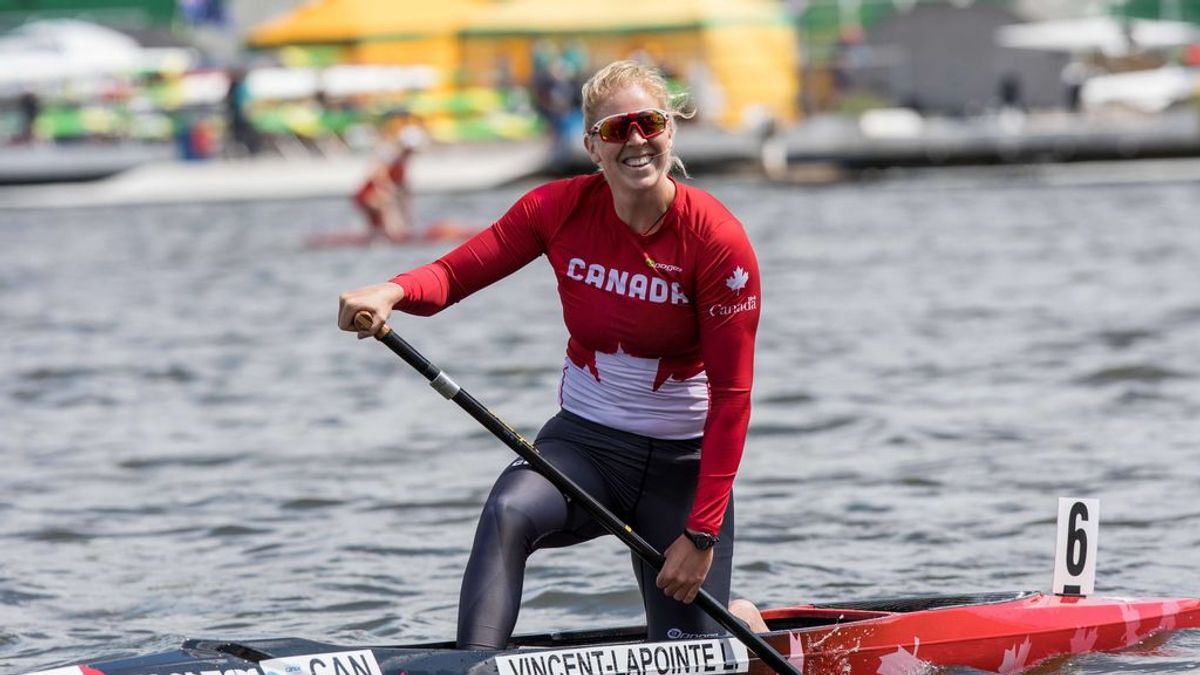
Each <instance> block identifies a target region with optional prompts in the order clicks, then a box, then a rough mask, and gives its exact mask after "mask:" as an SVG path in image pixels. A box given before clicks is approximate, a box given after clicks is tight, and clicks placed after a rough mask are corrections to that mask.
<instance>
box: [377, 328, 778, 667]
mask: <svg viewBox="0 0 1200 675" xmlns="http://www.w3.org/2000/svg"><path fill="white" fill-rule="evenodd" d="M371 323H372V321H371V315H370V314H369V313H367V312H359V313H358V315H356V316H355V317H354V325H355V326H356V327H357V328H358V329H359V330H363V331H367V332H370V330H371ZM375 339H376V340H379V341H380V342H382V343H383V344H385V345H387V347H388V348H389V349H391V350H392V351H393V352H395V353H396V354H397V355H398V356H399V357H400V358H402V359H404V361H405V362H407V363H408V365H410V366H412V367H413V369H414V370H416V371H417V372H419V373H421V375H422V376H423V377H424V378H425V379H427V380H429V384H430V386H432V387H433V388H434V389H435V390H436V391H437V392H438V393H439V394H441V395H442V396H444V397H445V398H447V399H449V400H451V401H454V402H455V403H457V404H458V407H460V408H462V409H463V410H465V411H467V414H468V415H470V416H471V417H474V418H475V419H476V421H478V422H479V423H480V424H482V425H483V426H484V427H485V428H486V429H487V430H488V431H490V432H492V434H493V435H495V436H496V438H499V439H500V440H501V441H503V442H504V444H505V445H507V446H508V447H509V448H511V449H512V450H513V452H516V453H517V454H518V455H520V456H521V458H522V459H524V460H525V461H526V462H529V464H530V465H531V466H532V467H533V468H535V469H537V471H538V472H539V473H541V474H542V475H543V476H545V477H546V478H547V479H548V480H549V481H550V482H551V483H553V484H554V487H556V488H558V489H559V490H561V491H562V492H563V493H564V494H566V495H567V496H568V497H570V498H571V500H572V501H574V502H575V503H576V504H579V505H580V506H582V507H583V508H584V509H585V510H586V511H587V512H588V513H590V514H591V515H592V517H593V518H595V519H596V520H597V521H599V523H600V524H601V525H602V526H603V527H604V529H605V530H607V531H608V532H609V533H610V534H612V535H614V536H616V537H617V538H618V539H620V540H621V541H622V542H624V543H625V545H626V546H628V547H629V548H630V549H632V550H633V552H634V553H635V554H636V555H637V556H638V557H639V558H641V559H642V561H644V562H645V563H646V564H648V565H650V566H651V567H653V568H654V569H656V570H662V567H663V563H664V562H665V558H664V557H663V555H662V554H661V553H659V552H658V551H657V550H656V549H655V548H654V547H653V546H651V545H650V544H649V543H647V542H646V540H645V539H642V538H641V537H640V536H638V534H637V533H636V532H634V531H633V528H631V527H629V526H628V525H626V524H625V523H622V522H621V521H620V519H618V518H617V517H616V516H615V515H613V513H612V511H609V510H608V509H607V508H605V507H604V505H603V504H601V503H600V502H598V501H596V500H595V499H593V498H592V496H591V495H589V494H588V493H587V492H585V491H584V490H583V488H581V487H579V485H577V484H576V483H575V481H573V480H571V479H570V478H568V477H567V476H566V475H565V474H563V473H562V472H560V471H559V470H558V469H556V468H554V465H553V464H551V463H550V462H549V461H547V460H546V459H545V458H544V457H542V455H541V453H540V452H538V451H537V449H536V448H534V447H533V445H532V444H530V443H529V441H527V440H525V439H524V438H523V437H522V436H521V435H520V434H518V433H517V432H515V431H513V430H512V428H510V427H509V426H508V425H507V424H505V423H504V422H503V421H502V420H501V419H500V418H499V417H496V415H494V414H493V413H492V411H490V410H488V409H487V408H486V407H484V405H483V404H482V403H480V402H479V401H477V400H476V399H475V397H474V396H471V394H469V393H467V391H466V390H464V389H462V388H461V387H459V386H458V385H457V384H455V382H454V380H451V379H450V378H449V377H447V376H446V374H445V373H443V372H442V369H441V368H439V367H437V366H436V365H434V364H433V363H431V362H430V361H429V359H427V358H425V357H424V356H423V355H422V354H421V353H420V352H418V351H417V350H416V349H414V348H413V347H412V345H410V344H408V343H407V342H405V341H404V339H403V338H401V337H400V336H399V335H396V333H395V332H394V331H392V329H391V327H389V326H388V325H387V324H386V323H385V324H383V326H381V327H380V328H379V332H377V333H375ZM693 602H695V603H696V604H697V605H699V606H700V608H701V609H703V610H704V611H705V612H707V613H708V615H709V616H711V617H712V618H713V619H715V620H716V621H717V623H720V624H721V625H722V626H724V627H725V628H726V629H728V630H729V632H730V633H732V634H733V635H734V636H735V637H737V639H738V640H741V642H742V644H744V645H746V647H747V649H749V650H750V651H752V652H754V654H755V655H756V656H758V658H759V659H760V660H762V662H763V663H765V664H767V665H768V666H770V667H771V669H772V670H774V671H775V672H776V673H779V675H800V671H798V670H797V669H796V667H795V666H793V665H792V664H791V663H789V662H788V661H787V659H784V658H783V657H782V656H780V654H779V652H777V651H775V649H773V648H772V647H771V645H769V644H767V642H766V641H765V640H763V639H762V638H761V637H759V636H758V635H757V634H755V633H754V631H752V630H750V629H749V628H747V627H746V625H745V624H743V623H742V622H741V621H738V620H737V618H735V617H734V616H733V614H731V613H730V612H729V610H728V609H727V608H726V607H725V606H724V605H722V604H721V603H719V602H717V601H716V599H715V598H713V597H712V596H711V595H709V594H708V593H707V592H706V591H705V590H704V589H703V588H702V589H700V592H699V593H698V594H697V595H696V599H695V600H694V601H693Z"/></svg>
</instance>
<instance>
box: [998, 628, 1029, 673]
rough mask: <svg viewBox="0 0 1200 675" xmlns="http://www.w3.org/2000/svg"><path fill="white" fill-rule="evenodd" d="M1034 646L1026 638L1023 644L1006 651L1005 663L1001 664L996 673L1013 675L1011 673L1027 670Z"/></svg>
mask: <svg viewBox="0 0 1200 675" xmlns="http://www.w3.org/2000/svg"><path fill="white" fill-rule="evenodd" d="M1032 646H1033V644H1032V643H1031V642H1030V641H1029V638H1028V637H1026V638H1025V641H1024V642H1022V643H1021V644H1019V645H1013V647H1012V649H1005V650H1004V661H1002V662H1001V663H1000V668H999V670H997V671H996V672H998V673H1000V675H1011V673H1019V672H1021V671H1022V670H1025V666H1026V662H1028V661H1029V649H1030V647H1032Z"/></svg>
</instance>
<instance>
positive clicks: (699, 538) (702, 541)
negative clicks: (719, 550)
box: [683, 530, 721, 551]
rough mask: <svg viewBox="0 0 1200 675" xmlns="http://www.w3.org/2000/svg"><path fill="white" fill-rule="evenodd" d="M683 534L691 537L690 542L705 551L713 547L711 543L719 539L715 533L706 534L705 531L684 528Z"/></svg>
mask: <svg viewBox="0 0 1200 675" xmlns="http://www.w3.org/2000/svg"><path fill="white" fill-rule="evenodd" d="M683 536H685V537H687V538H688V539H691V540H692V544H693V545H694V546H695V547H696V548H697V549H698V550H701V551H707V550H708V549H710V548H712V547H713V544H715V543H717V542H718V541H720V540H721V539H720V538H719V537H717V536H716V535H712V534H708V533H706V532H692V531H691V530H684V531H683Z"/></svg>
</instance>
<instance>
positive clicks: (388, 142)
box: [353, 110, 427, 242]
mask: <svg viewBox="0 0 1200 675" xmlns="http://www.w3.org/2000/svg"><path fill="white" fill-rule="evenodd" d="M426 142H427V136H426V134H425V131H424V129H422V128H421V126H420V124H418V122H417V120H416V118H415V117H413V116H412V115H410V114H409V113H408V112H407V111H404V110H397V111H393V112H390V113H388V115H387V116H386V118H385V120H384V124H383V142H382V144H381V146H380V148H379V150H378V151H377V153H376V155H375V158H374V161H373V162H372V164H371V170H370V173H369V174H368V175H367V178H366V180H365V181H363V183H362V185H360V186H359V188H358V190H356V191H355V193H354V197H353V199H354V204H355V206H357V207H358V209H359V210H360V211H361V212H362V214H363V216H364V217H365V219H366V221H367V231H368V233H369V234H370V236H371V237H372V238H382V239H386V240H389V241H393V242H399V241H405V240H408V239H410V238H412V237H413V235H414V233H415V231H416V218H415V217H414V215H413V213H414V212H413V203H412V202H413V200H412V190H410V189H409V186H408V162H409V159H410V158H411V157H412V155H413V154H414V153H415V152H417V151H418V150H419V149H420V148H421V147H423V146H424V145H425V143H426Z"/></svg>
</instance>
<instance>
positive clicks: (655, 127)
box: [588, 108, 671, 143]
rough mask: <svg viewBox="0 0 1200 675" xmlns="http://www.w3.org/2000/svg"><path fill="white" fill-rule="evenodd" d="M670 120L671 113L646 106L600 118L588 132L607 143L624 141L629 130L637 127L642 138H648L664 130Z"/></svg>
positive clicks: (626, 139) (627, 136) (627, 137)
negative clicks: (642, 108)
mask: <svg viewBox="0 0 1200 675" xmlns="http://www.w3.org/2000/svg"><path fill="white" fill-rule="evenodd" d="M670 121H671V114H670V113H668V112H667V111H665V110H659V109H658V108H646V109H645V110H634V111H633V112H627V113H617V114H616V115H609V116H608V117H604V118H601V119H600V120H599V121H597V122H596V123H595V124H593V125H592V128H591V130H590V131H588V134H597V135H599V136H600V140H602V141H605V142H607V143H624V142H625V141H628V140H629V133H630V130H632V129H633V127H637V130H638V133H639V134H641V135H642V138H645V139H647V140H649V139H651V138H654V137H655V136H657V135H659V134H661V133H662V132H664V131H666V130H667V124H668V123H670Z"/></svg>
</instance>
